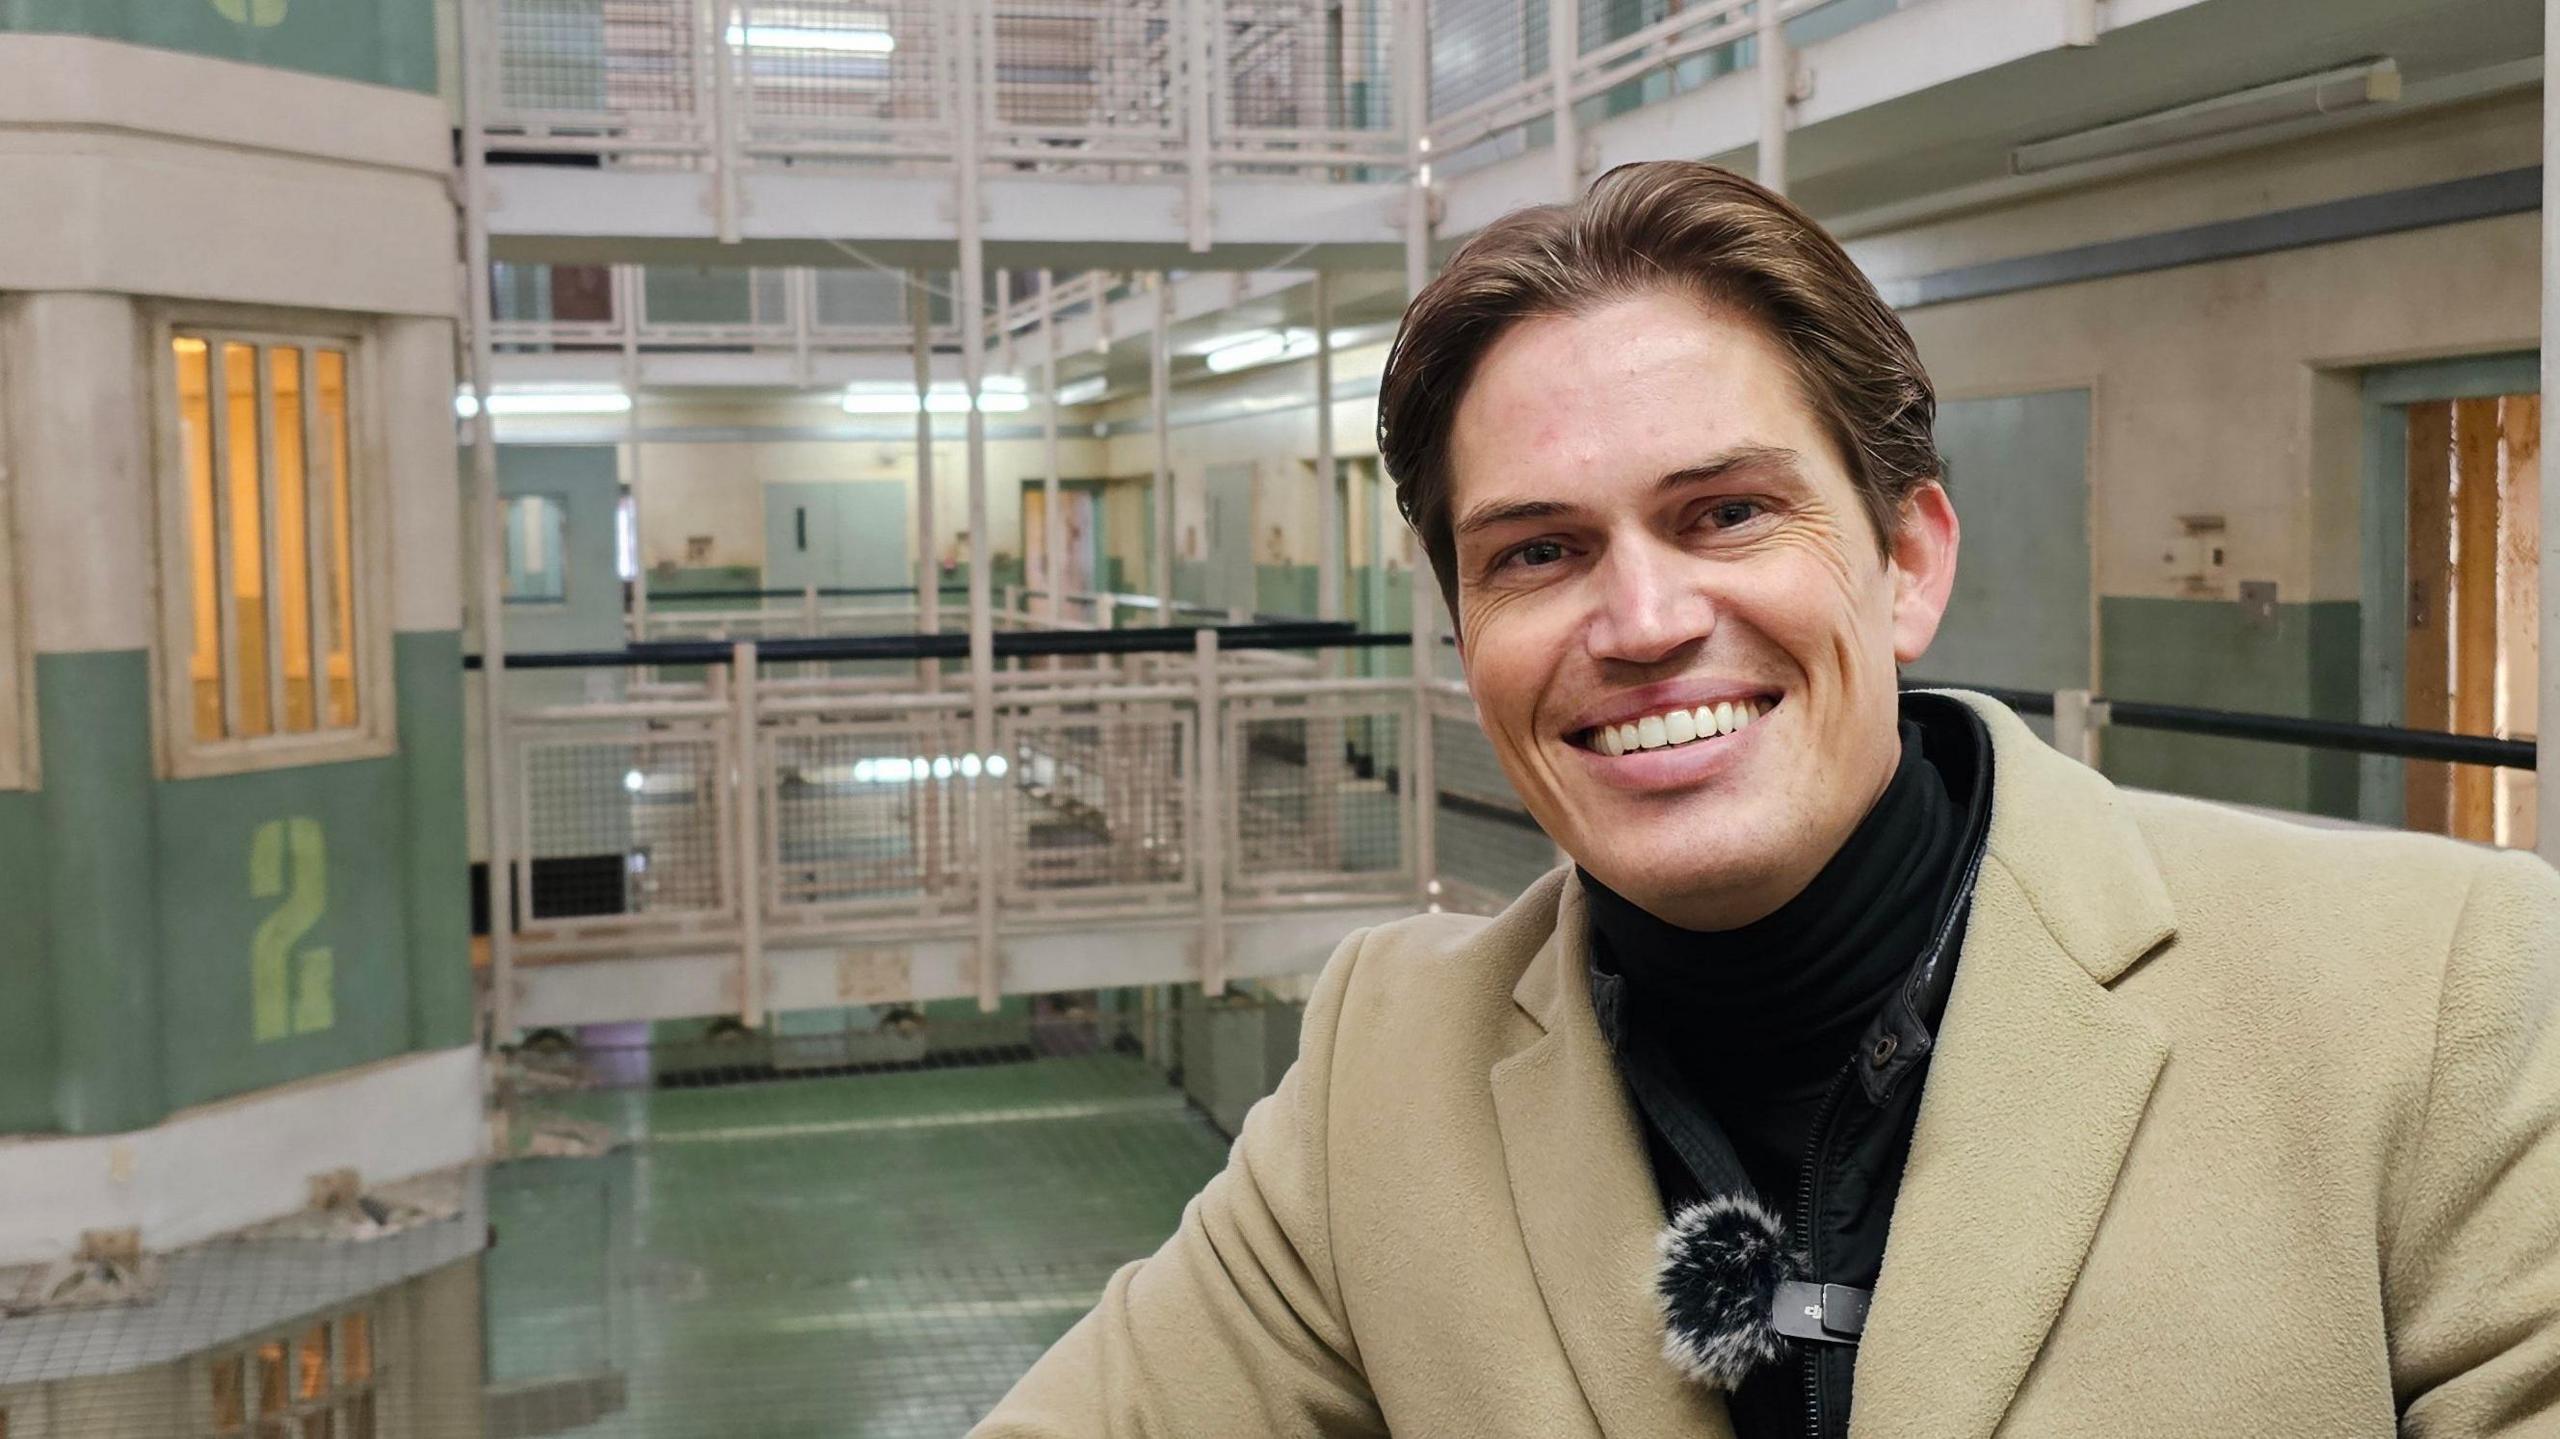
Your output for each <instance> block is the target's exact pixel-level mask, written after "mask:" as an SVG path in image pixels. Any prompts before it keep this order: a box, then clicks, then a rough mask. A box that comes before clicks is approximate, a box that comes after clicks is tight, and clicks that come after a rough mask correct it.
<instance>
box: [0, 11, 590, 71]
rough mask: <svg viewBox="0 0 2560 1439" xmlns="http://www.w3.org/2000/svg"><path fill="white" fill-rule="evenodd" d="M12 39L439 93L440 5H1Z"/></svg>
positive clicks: (1, 19)
mask: <svg viewBox="0 0 2560 1439" xmlns="http://www.w3.org/2000/svg"><path fill="white" fill-rule="evenodd" d="M6 30H25V31H39V32H48V33H56V34H73V35H94V36H97V37H98V38H100V39H104V40H125V41H130V42H131V43H133V44H136V45H149V46H153V47H155V48H157V49H162V50H184V51H187V52H189V53H191V54H197V55H210V56H214V57H216V58H218V59H224V60H243V61H247V62H248V63H250V64H252V65H267V66H272V67H274V68H276V69H279V70H302V71H307V72H309V73H311V74H314V75H334V76H336V77H338V78H339V79H342V80H362V81H366V82H368V83H371V84H375V85H393V86H397V87H399V88H401V89H403V90H416V91H420V92H423V93H426V94H434V93H435V91H436V25H435V5H434V0H0V31H6ZM599 53H601V52H599Z"/></svg>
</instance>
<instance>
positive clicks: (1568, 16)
mask: <svg viewBox="0 0 2560 1439" xmlns="http://www.w3.org/2000/svg"><path fill="white" fill-rule="evenodd" d="M1764 3H1766V4H1774V5H1776V6H1777V12H1778V15H1779V17H1780V18H1781V19H1794V18H1795V17H1797V16H1800V15H1805V14H1808V13H1810V12H1812V11H1815V10H1820V9H1823V8H1824V7H1826V6H1828V5H1832V4H1835V3H1838V0H1690V2H1689V3H1679V0H1668V3H1665V0H1653V3H1647V4H1642V5H1637V6H1628V5H1613V4H1608V3H1605V0H1546V4H1545V5H1544V6H1542V7H1540V11H1538V12H1533V11H1532V10H1531V9H1530V8H1529V7H1528V6H1527V5H1526V4H1525V3H1523V0H1435V3H1434V4H1433V5H1432V34H1431V113H1430V118H1429V120H1428V121H1427V123H1426V125H1425V133H1426V134H1427V135H1428V137H1429V142H1430V149H1431V152H1432V153H1433V154H1434V155H1435V156H1446V155H1452V154H1455V153H1458V152H1462V151H1465V150H1467V149H1469V148H1470V147H1472V146H1476V145H1480V144H1482V143H1484V142H1485V141H1488V140H1491V139H1493V138H1495V137H1497V136H1501V135H1505V134H1508V133H1510V132H1512V131H1515V130H1519V129H1521V128H1523V127H1525V126H1527V125H1528V124H1530V123H1531V122H1532V121H1535V120H1539V119H1542V118H1546V117H1549V116H1552V115H1555V114H1556V113H1557V111H1558V109H1559V99H1560V98H1561V100H1562V103H1563V105H1565V106H1570V105H1572V104H1575V103H1578V102H1581V101H1584V100H1588V99H1590V98H1592V97H1594V96H1597V95H1601V94H1604V93H1606V92H1608V91H1610V90H1613V89H1616V88H1618V87H1620V86H1624V85H1628V84H1631V83H1633V82H1636V81H1641V80H1645V79H1647V78H1649V77H1652V76H1655V75H1659V74H1662V73H1664V72H1673V71H1677V70H1678V69H1679V68H1680V67H1682V66H1684V65H1687V64H1690V63H1691V62H1695V61H1697V60H1699V58H1700V57H1702V56H1705V55H1707V54H1708V53H1709V52H1712V51H1715V50H1718V49H1722V48H1724V47H1728V46H1730V47H1735V48H1734V52H1733V53H1734V54H1735V56H1736V60H1737V62H1738V61H1739V59H1740V56H1741V49H1742V46H1741V42H1743V41H1745V40H1748V39H1749V38H1750V37H1751V36H1752V34H1753V31H1754V30H1755V28H1756V27H1757V26H1758V25H1759V23H1760V9H1761V6H1762V5H1763V4H1764ZM1541 12H1543V13H1541ZM1631 14H1632V15H1633V16H1634V17H1635V19H1636V21H1637V22H1638V23H1636V24H1635V25H1634V26H1633V28H1628V29H1624V30H1623V32H1622V33H1618V34H1614V35H1613V34H1611V33H1610V29H1611V26H1610V25H1609V24H1607V23H1604V22H1607V21H1612V20H1615V21H1618V22H1620V23H1621V24H1623V23H1624V22H1625V19H1626V18H1627V17H1628V16H1629V15H1631ZM1560 50H1562V51H1569V52H1570V56H1569V59H1568V61H1567V63H1566V65H1565V67H1564V86H1565V88H1564V94H1563V95H1562V96H1561V97H1559V95H1558V93H1557V66H1556V64H1555V57H1556V53H1557V52H1558V51H1560ZM1755 63H1756V61H1755Z"/></svg>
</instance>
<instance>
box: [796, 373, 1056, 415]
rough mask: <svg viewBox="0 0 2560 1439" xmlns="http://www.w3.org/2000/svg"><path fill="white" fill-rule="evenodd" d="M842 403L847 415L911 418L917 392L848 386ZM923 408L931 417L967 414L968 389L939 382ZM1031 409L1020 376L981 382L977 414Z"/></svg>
mask: <svg viewBox="0 0 2560 1439" xmlns="http://www.w3.org/2000/svg"><path fill="white" fill-rule="evenodd" d="M843 404H844V412H845V413H846V414H848V415H912V414H914V413H915V412H916V390H915V386H913V385H900V384H895V383H880V384H853V385H847V386H846V387H845V391H844V401H843ZM924 408H925V410H926V412H927V413H930V414H936V415H965V414H967V413H969V390H968V387H967V386H965V385H963V384H961V383H960V382H959V381H957V380H936V381H935V382H934V383H933V386H932V387H931V388H930V389H928V390H927V391H926V392H925V399H924ZM1030 408H1031V394H1030V387H1029V386H1028V385H1025V384H1024V383H1023V382H1022V380H1021V378H1020V377H1019V376H1015V375H989V376H987V377H986V378H985V379H983V380H981V381H979V382H978V413H980V414H982V415H1010V414H1018V413H1020V412H1021V411H1023V410H1027V409H1030Z"/></svg>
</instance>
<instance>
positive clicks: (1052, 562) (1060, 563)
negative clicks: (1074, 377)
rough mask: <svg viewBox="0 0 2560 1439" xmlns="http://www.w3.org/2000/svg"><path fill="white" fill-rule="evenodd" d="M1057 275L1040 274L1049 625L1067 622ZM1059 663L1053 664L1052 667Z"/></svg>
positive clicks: (1044, 572) (1044, 571) (1043, 582)
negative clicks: (1060, 470)
mask: <svg viewBox="0 0 2560 1439" xmlns="http://www.w3.org/2000/svg"><path fill="white" fill-rule="evenodd" d="M1056 283H1057V279H1056V276H1055V275H1054V274H1053V273H1051V272H1050V271H1047V270H1042V271H1041V272H1040V355H1041V359H1040V390H1041V393H1042V394H1044V395H1046V396H1047V397H1048V403H1047V404H1046V405H1044V406H1042V407H1041V416H1040V447H1041V457H1042V458H1041V471H1040V525H1041V530H1042V535H1041V543H1040V548H1041V553H1042V555H1043V556H1044V558H1043V561H1042V564H1041V575H1040V587H1041V588H1042V589H1044V590H1046V591H1048V593H1049V625H1050V627H1051V628H1052V629H1055V628H1058V627H1059V626H1061V625H1063V624H1065V623H1066V614H1067V608H1066V606H1067V601H1066V576H1067V557H1066V548H1067V517H1066V515H1065V513H1064V512H1063V510H1062V509H1061V508H1060V499H1059V495H1058V295H1057V290H1056V288H1055V286H1056ZM1056 663H1057V661H1056V660H1055V659H1052V660H1051V661H1050V664H1051V667H1052V668H1054V667H1055V666H1056Z"/></svg>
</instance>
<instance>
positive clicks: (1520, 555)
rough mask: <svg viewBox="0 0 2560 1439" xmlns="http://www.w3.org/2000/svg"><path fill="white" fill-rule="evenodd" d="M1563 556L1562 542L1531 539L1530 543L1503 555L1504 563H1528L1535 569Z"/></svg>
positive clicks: (1552, 562)
mask: <svg viewBox="0 0 2560 1439" xmlns="http://www.w3.org/2000/svg"><path fill="white" fill-rule="evenodd" d="M1563 558H1564V546H1563V545H1562V544H1561V543H1559V542H1557V541H1555V540H1531V541H1530V542H1529V543H1527V544H1525V545H1522V546H1520V547H1519V548H1518V549H1515V550H1513V551H1512V552H1511V553H1510V554H1508V555H1505V556H1503V558H1502V563H1503V564H1505V565H1526V566H1528V567H1529V568H1531V569H1535V568H1537V567H1538V566H1540V565H1552V564H1554V563H1556V562H1557V561H1558V560H1561V559H1563Z"/></svg>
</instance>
